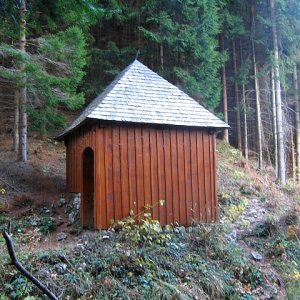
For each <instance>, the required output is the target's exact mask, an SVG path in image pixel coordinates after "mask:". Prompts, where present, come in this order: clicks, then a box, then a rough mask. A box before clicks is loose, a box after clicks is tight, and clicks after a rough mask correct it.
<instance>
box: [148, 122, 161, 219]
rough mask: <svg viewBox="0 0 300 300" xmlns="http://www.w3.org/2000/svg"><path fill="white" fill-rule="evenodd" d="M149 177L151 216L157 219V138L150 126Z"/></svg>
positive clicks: (158, 205)
mask: <svg viewBox="0 0 300 300" xmlns="http://www.w3.org/2000/svg"><path fill="white" fill-rule="evenodd" d="M149 142H150V174H151V175H150V179H151V197H152V217H153V219H154V220H158V219H159V207H160V204H159V200H160V199H159V193H158V168H157V140H156V130H155V129H154V128H150V132H149Z"/></svg>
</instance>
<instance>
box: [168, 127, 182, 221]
mask: <svg viewBox="0 0 300 300" xmlns="http://www.w3.org/2000/svg"><path fill="white" fill-rule="evenodd" d="M170 143H171V172H172V182H171V186H172V191H173V195H172V198H171V201H172V204H173V222H174V224H176V223H178V224H180V223H181V220H180V202H179V199H180V198H179V176H180V175H179V172H178V160H179V159H178V144H177V129H174V130H170Z"/></svg>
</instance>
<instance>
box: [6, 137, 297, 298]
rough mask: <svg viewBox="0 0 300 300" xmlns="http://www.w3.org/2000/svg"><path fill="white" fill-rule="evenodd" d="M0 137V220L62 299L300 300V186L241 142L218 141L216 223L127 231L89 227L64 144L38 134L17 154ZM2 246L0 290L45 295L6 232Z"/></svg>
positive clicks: (128, 227)
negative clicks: (71, 188) (13, 259)
mask: <svg viewBox="0 0 300 300" xmlns="http://www.w3.org/2000/svg"><path fill="white" fill-rule="evenodd" d="M2 141H3V143H2V145H1V152H0V189H2V194H1V195H0V227H1V229H2V230H3V229H4V228H5V227H6V226H7V223H8V221H9V220H11V222H12V237H13V240H14V242H15V245H16V251H17V254H18V257H19V258H20V260H21V262H22V263H23V264H24V265H25V266H26V267H27V268H29V269H30V270H31V271H32V272H33V273H34V275H36V276H37V277H38V278H39V279H40V280H41V281H43V282H47V284H48V286H49V287H50V288H51V289H52V290H53V292H55V293H56V294H57V295H58V294H60V292H61V289H64V293H63V295H64V296H63V299H300V297H299V295H300V286H299V279H300V273H299V272H300V244H299V239H298V236H300V235H299V225H298V216H299V211H300V206H299V203H300V202H299V201H300V199H299V195H300V188H299V186H298V187H297V186H296V185H293V184H288V185H286V186H284V187H280V186H278V185H277V184H275V182H274V173H273V171H272V170H271V169H270V170H268V171H265V172H261V173H258V172H256V171H255V167H253V166H252V165H255V162H254V161H249V162H247V161H245V160H244V159H243V158H242V157H241V156H240V154H239V152H238V151H237V150H235V149H233V148H231V147H229V146H226V145H224V144H223V143H221V142H220V143H218V146H217V177H218V196H219V222H218V223H216V224H198V225H195V226H193V227H188V228H184V227H180V226H179V227H178V226H174V227H171V226H170V227H167V228H164V229H163V230H162V231H161V228H160V226H159V225H158V224H157V222H155V221H153V220H152V219H151V218H148V219H147V220H146V221H145V222H144V224H143V225H142V226H141V227H139V228H138V227H136V226H134V225H132V223H131V221H132V219H131V218H128V219H127V220H124V222H123V225H125V229H124V230H123V231H120V232H115V230H114V229H111V230H108V231H86V230H82V229H81V227H80V225H79V224H78V203H77V202H76V199H75V201H74V198H73V196H71V195H69V194H67V193H66V191H65V179H64V177H65V152H64V146H63V145H61V144H56V143H53V142H52V141H50V140H48V141H45V142H43V141H40V140H36V139H31V140H30V147H29V160H30V161H29V162H28V163H20V162H16V161H15V160H14V155H13V153H12V152H11V150H10V148H11V144H10V140H8V139H7V138H6V137H2ZM0 253H1V254H0V256H1V259H0V261H1V263H0V278H1V279H0V290H1V293H2V294H1V296H0V299H24V298H25V297H26V296H30V295H31V296H34V298H30V299H44V298H43V296H41V295H40V296H38V295H39V292H38V290H37V289H36V288H35V287H34V286H33V285H32V284H31V283H27V281H26V280H25V279H24V278H23V277H22V276H20V275H19V273H18V272H17V271H16V270H15V269H14V267H13V266H11V265H9V264H8V262H9V259H8V255H7V254H6V247H5V243H4V240H3V239H2V238H1V239H0ZM297 297H298V298H297ZM28 299H29V298H28Z"/></svg>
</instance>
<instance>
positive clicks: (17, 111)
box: [14, 89, 20, 153]
mask: <svg viewBox="0 0 300 300" xmlns="http://www.w3.org/2000/svg"><path fill="white" fill-rule="evenodd" d="M19 97H20V95H19V90H18V89H16V90H15V120H14V151H15V153H18V151H19V123H20V102H19V100H20V98H19Z"/></svg>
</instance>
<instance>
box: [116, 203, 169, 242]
mask: <svg viewBox="0 0 300 300" xmlns="http://www.w3.org/2000/svg"><path fill="white" fill-rule="evenodd" d="M161 201H162V200H161ZM160 204H161V205H163V204H164V202H160ZM151 208H152V207H151V206H146V207H145V211H144V217H143V218H140V219H138V223H137V220H136V218H134V217H133V216H132V214H131V215H130V216H128V217H126V218H125V219H123V220H121V221H118V222H117V223H116V225H117V226H121V229H122V236H123V239H124V240H125V241H127V242H129V243H131V244H132V245H134V246H135V245H137V244H149V245H151V244H152V243H157V244H159V245H164V244H165V243H166V242H167V241H168V240H169V239H170V235H169V234H167V233H165V232H164V231H163V229H162V227H161V225H160V223H159V221H158V220H153V219H152V217H151Z"/></svg>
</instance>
